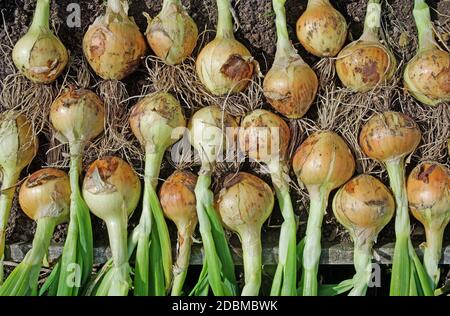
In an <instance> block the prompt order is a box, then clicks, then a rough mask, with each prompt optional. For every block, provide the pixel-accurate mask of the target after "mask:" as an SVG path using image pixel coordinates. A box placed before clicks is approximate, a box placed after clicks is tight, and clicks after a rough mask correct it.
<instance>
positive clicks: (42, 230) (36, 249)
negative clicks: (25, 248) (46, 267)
mask: <svg viewBox="0 0 450 316" xmlns="http://www.w3.org/2000/svg"><path fill="white" fill-rule="evenodd" d="M36 223H37V226H36V232H35V234H34V238H33V245H32V247H31V249H30V251H29V252H28V253H27V255H26V256H25V258H24V260H23V261H24V262H26V263H27V264H29V265H35V266H38V267H40V266H41V265H42V260H43V258H44V256H45V254H46V253H47V251H48V248H49V246H50V242H51V240H52V236H53V232H54V230H55V227H56V220H55V218H51V217H43V218H40V219H38V220H37V221H36Z"/></svg>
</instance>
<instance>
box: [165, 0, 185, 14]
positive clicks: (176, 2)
mask: <svg viewBox="0 0 450 316" xmlns="http://www.w3.org/2000/svg"><path fill="white" fill-rule="evenodd" d="M172 4H174V5H176V6H177V7H180V8H183V4H182V3H181V1H180V0H164V1H163V5H162V9H161V12H163V11H166V10H167V9H168V8H170V6H171V5H172Z"/></svg>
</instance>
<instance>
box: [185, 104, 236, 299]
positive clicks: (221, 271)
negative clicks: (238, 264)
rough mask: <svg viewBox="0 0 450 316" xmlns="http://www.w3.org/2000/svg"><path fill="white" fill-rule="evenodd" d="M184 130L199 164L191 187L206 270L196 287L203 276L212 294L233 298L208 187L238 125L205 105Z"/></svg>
mask: <svg viewBox="0 0 450 316" xmlns="http://www.w3.org/2000/svg"><path fill="white" fill-rule="evenodd" d="M188 127H189V139H190V142H191V145H192V146H193V147H194V148H195V149H196V150H197V151H198V154H199V156H200V160H201V164H202V165H201V168H200V171H199V177H198V180H197V184H196V186H195V198H196V201H197V216H198V222H199V227H200V234H201V236H202V242H203V247H204V250H205V262H204V267H205V266H206V270H204V272H205V273H202V274H201V277H200V280H199V282H198V283H197V286H201V285H202V284H203V280H202V275H203V274H206V276H207V280H208V283H209V285H210V286H211V289H212V291H213V293H214V295H216V296H223V295H235V294H236V276H235V274H234V263H233V259H232V257H231V251H230V248H229V247H228V243H227V239H226V238H225V232H224V230H223V227H222V224H221V222H220V218H219V216H218V213H217V211H216V210H215V209H214V195H213V193H212V192H211V189H210V186H211V174H212V171H213V168H214V166H215V164H216V162H217V160H218V159H221V158H223V152H224V151H227V150H228V149H229V148H230V147H231V144H232V143H231V142H232V141H234V140H235V135H236V129H237V127H238V124H237V122H236V119H235V118H234V117H232V116H231V115H229V114H227V113H226V112H222V110H221V109H220V108H219V107H218V106H207V107H204V108H202V109H200V110H198V111H197V112H195V113H194V115H193V116H192V118H191V120H190V121H189V124H188Z"/></svg>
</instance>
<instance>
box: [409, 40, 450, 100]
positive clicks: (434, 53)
mask: <svg viewBox="0 0 450 316" xmlns="http://www.w3.org/2000/svg"><path fill="white" fill-rule="evenodd" d="M403 82H404V85H405V88H406V89H407V90H408V91H409V93H411V94H412V95H413V96H414V97H415V98H416V99H417V100H419V101H420V102H422V103H424V104H427V105H437V104H440V103H443V102H450V54H449V53H448V52H445V51H443V50H440V49H437V48H432V49H429V50H425V51H423V52H420V53H418V54H417V55H416V56H414V57H413V59H411V61H409V63H408V64H407V66H406V68H405V72H404V75H403Z"/></svg>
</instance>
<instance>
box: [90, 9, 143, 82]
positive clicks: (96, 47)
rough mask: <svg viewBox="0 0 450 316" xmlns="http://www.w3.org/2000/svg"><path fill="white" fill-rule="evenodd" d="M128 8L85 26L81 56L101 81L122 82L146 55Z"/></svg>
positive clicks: (111, 12)
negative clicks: (82, 55)
mask: <svg viewBox="0 0 450 316" xmlns="http://www.w3.org/2000/svg"><path fill="white" fill-rule="evenodd" d="M127 11H128V8H126V10H125V11H121V12H119V13H115V12H113V11H112V10H111V9H110V8H107V11H106V14H105V15H104V16H101V17H99V18H97V20H95V22H94V23H93V24H92V25H90V26H89V28H88V30H87V32H86V34H85V35H84V37H83V52H84V55H85V57H86V59H87V61H88V62H89V65H90V66H91V67H92V69H93V70H94V71H95V73H96V74H97V75H98V76H100V77H101V78H103V79H105V80H108V79H115V80H122V79H124V78H125V77H127V76H128V75H130V74H131V73H133V72H134V71H135V70H136V69H137V67H138V66H139V63H140V62H141V59H142V58H143V57H144V56H145V54H146V52H147V45H146V43H145V38H144V35H143V34H142V33H141V31H140V30H139V28H138V26H137V25H136V23H135V22H134V20H133V19H132V18H129V17H128V16H127Z"/></svg>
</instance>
